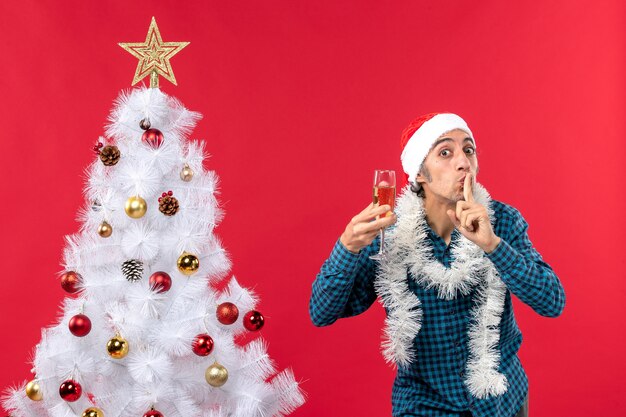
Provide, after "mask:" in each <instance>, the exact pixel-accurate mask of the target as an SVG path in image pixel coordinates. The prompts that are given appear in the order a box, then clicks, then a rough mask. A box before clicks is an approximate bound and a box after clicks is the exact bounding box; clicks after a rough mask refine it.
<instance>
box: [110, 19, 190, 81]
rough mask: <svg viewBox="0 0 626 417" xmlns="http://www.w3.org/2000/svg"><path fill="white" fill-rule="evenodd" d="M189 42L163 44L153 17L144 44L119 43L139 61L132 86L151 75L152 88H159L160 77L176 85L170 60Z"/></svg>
mask: <svg viewBox="0 0 626 417" xmlns="http://www.w3.org/2000/svg"><path fill="white" fill-rule="evenodd" d="M187 45H189V42H163V39H161V33H160V32H159V27H158V26H157V24H156V20H155V19H154V17H152V22H150V27H149V28H148V35H146V40H145V42H142V43H129V42H125V43H119V46H121V47H122V48H124V49H125V50H126V51H128V52H129V53H130V54H131V55H133V56H134V57H135V58H137V59H139V63H138V64H137V69H136V70H135V78H133V83H132V85H135V84H137V83H138V82H139V81H141V80H142V79H144V78H145V77H147V76H148V75H150V87H151V88H158V87H159V75H161V76H163V78H165V79H166V80H168V81H169V82H171V83H172V84H174V85H176V77H174V71H173V70H172V66H171V65H170V59H171V58H172V57H173V56H174V55H176V54H177V53H179V52H180V51H181V50H182V49H183V48H184V47H185V46H187Z"/></svg>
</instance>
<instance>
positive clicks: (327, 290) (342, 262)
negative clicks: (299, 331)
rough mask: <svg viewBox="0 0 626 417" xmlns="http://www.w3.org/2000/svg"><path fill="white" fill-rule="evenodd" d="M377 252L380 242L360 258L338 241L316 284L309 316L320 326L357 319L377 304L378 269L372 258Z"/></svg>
mask: <svg viewBox="0 0 626 417" xmlns="http://www.w3.org/2000/svg"><path fill="white" fill-rule="evenodd" d="M376 250H377V240H375V241H374V242H372V244H371V245H370V246H367V247H366V248H363V249H362V250H361V251H360V252H359V253H358V254H355V253H352V252H350V251H349V250H347V249H346V248H345V247H344V246H343V244H342V243H341V242H340V241H339V240H337V243H336V244H335V247H334V248H333V251H332V252H331V254H330V256H329V257H328V259H327V260H326V261H325V262H324V265H322V268H321V270H320V272H319V273H318V274H317V277H316V278H315V281H314V282H313V289H312V293H311V299H310V302H309V314H310V316H311V321H312V322H313V324H314V325H316V326H328V325H329V324H332V323H334V322H335V321H337V319H339V318H343V317H350V316H355V315H357V314H361V313H362V312H364V311H365V310H367V309H368V308H369V307H370V306H371V305H372V304H373V303H374V301H375V300H376V291H375V289H374V280H375V276H376V269H375V264H374V261H372V260H371V259H369V255H370V254H371V253H374V251H376Z"/></svg>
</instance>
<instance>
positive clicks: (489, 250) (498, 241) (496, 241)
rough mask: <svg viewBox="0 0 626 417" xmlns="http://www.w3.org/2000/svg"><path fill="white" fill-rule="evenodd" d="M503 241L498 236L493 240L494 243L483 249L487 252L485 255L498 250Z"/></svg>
mask: <svg viewBox="0 0 626 417" xmlns="http://www.w3.org/2000/svg"><path fill="white" fill-rule="evenodd" d="M501 240H502V239H500V237H498V236H496V237H495V238H494V239H493V240H492V242H491V243H490V244H489V245H487V246H486V247H485V248H483V250H484V251H485V253H491V252H493V251H494V250H496V248H497V247H498V245H499V244H500V241H501Z"/></svg>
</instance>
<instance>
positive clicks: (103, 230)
mask: <svg viewBox="0 0 626 417" xmlns="http://www.w3.org/2000/svg"><path fill="white" fill-rule="evenodd" d="M112 233H113V228H112V227H111V225H110V224H109V223H107V222H106V221H103V222H102V223H100V226H98V234H99V235H100V236H101V237H110V236H111V234H112Z"/></svg>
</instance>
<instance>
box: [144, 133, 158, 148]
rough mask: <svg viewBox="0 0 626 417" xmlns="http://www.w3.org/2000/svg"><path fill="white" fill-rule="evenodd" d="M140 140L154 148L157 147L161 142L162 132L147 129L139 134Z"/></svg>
mask: <svg viewBox="0 0 626 417" xmlns="http://www.w3.org/2000/svg"><path fill="white" fill-rule="evenodd" d="M141 140H142V141H144V142H145V143H147V144H148V145H150V146H152V147H154V148H158V147H159V146H161V143H163V133H161V131H160V130H159V129H148V130H146V131H145V132H143V135H141Z"/></svg>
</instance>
